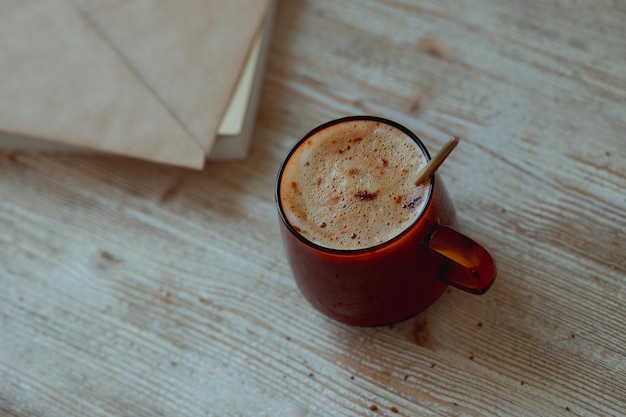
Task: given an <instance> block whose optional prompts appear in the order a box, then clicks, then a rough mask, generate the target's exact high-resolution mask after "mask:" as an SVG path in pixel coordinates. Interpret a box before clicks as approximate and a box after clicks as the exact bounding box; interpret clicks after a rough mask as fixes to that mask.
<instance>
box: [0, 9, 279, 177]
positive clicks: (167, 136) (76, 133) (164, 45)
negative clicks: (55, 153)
mask: <svg viewBox="0 0 626 417" xmlns="http://www.w3.org/2000/svg"><path fill="white" fill-rule="evenodd" d="M268 5H269V0H180V1H172V0H73V1H69V0H0V131H3V132H8V133H11V134H17V135H21V136H25V137H32V138H38V139H44V140H48V141H52V142H56V143H60V144H65V145H70V146H78V147H81V148H86V149H92V150H97V151H103V152H108V153H114V154H120V155H126V156H130V157H136V158H142V159H147V160H152V161H157V162H164V163H168V164H174V165H181V166H187V167H192V168H201V167H202V166H203V165H204V161H205V159H206V155H207V153H208V152H209V150H210V149H211V146H212V144H213V141H214V140H215V137H216V134H217V129H218V126H219V124H220V120H221V119H222V116H223V114H224V112H225V110H226V107H227V104H228V102H229V98H230V95H231V94H232V92H233V90H234V88H235V85H236V83H237V79H238V77H239V73H240V71H241V70H242V68H243V64H244V62H245V61H246V57H247V54H248V52H249V49H250V47H251V44H252V41H253V39H254V37H255V34H256V33H257V31H258V29H259V28H260V27H261V24H262V22H263V19H264V18H265V14H266V12H267V10H268Z"/></svg>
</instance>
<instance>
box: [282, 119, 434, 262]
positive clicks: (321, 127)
mask: <svg viewBox="0 0 626 417" xmlns="http://www.w3.org/2000/svg"><path fill="white" fill-rule="evenodd" d="M355 120H366V121H373V122H380V123H384V124H386V125H389V126H392V127H394V128H396V129H398V130H400V131H401V132H402V133H404V134H406V135H407V136H408V137H409V138H411V139H412V140H413V141H414V142H415V143H416V144H417V145H418V146H419V148H420V149H421V150H422V152H423V153H424V155H425V156H426V161H430V160H431V156H430V153H429V152H428V149H427V148H426V146H425V145H424V143H423V142H422V141H421V139H420V138H419V137H418V136H417V135H416V134H415V133H413V132H412V131H411V130H410V129H408V128H407V127H405V126H403V125H401V124H400V123H398V122H395V121H393V120H389V119H386V118H384V117H379V116H369V115H355V116H347V117H340V118H338V119H334V120H330V121H328V122H325V123H323V124H321V125H319V126H317V127H315V128H313V129H311V130H310V131H309V132H307V133H306V134H305V135H304V136H303V137H302V138H301V139H300V140H298V141H297V142H296V143H295V144H294V145H293V146H292V147H291V149H290V150H289V152H288V153H287V154H286V155H285V157H284V158H283V161H282V162H281V164H280V168H279V170H278V175H277V177H276V185H275V189H274V199H275V201H276V205H277V207H278V213H279V215H280V219H281V221H282V222H283V224H284V225H285V227H287V229H288V230H289V232H290V233H291V234H292V235H294V236H295V237H296V238H297V239H298V240H300V241H301V242H302V243H304V244H305V245H307V246H309V247H311V248H314V249H316V250H318V251H321V252H326V253H331V254H334V255H357V254H361V253H369V252H372V251H376V250H379V249H382V248H384V247H386V246H389V245H391V244H393V243H394V242H395V241H397V240H400V239H401V238H403V237H404V235H406V234H407V233H409V232H410V231H411V230H412V229H413V228H414V227H415V225H416V224H417V223H419V222H420V220H421V219H422V217H423V216H424V214H425V213H426V212H427V211H428V208H429V206H430V205H431V202H432V199H433V190H434V187H435V175H431V177H430V187H429V189H428V195H427V198H426V204H425V205H424V208H423V209H422V212H421V213H420V215H419V216H417V217H416V218H415V220H414V221H413V222H412V223H411V224H410V225H409V226H407V227H406V228H405V229H404V230H402V232H400V233H398V234H397V235H396V236H394V237H392V238H391V239H388V240H386V241H384V242H383V243H379V244H377V245H374V246H368V247H365V248H358V249H336V248H329V247H326V246H322V245H319V244H317V243H315V242H313V241H311V240H309V239H307V238H306V237H304V236H303V235H302V234H301V233H299V232H298V231H297V230H296V229H295V228H294V227H293V225H292V224H291V222H290V221H289V219H287V216H286V215H285V212H284V210H283V205H282V202H281V198H280V182H281V179H282V176H283V172H284V171H285V167H286V166H287V162H288V161H289V160H290V159H291V157H292V156H293V154H294V153H295V152H296V150H297V149H298V148H299V147H300V145H302V144H303V143H304V142H305V141H306V140H307V139H309V138H310V137H311V136H313V135H315V134H316V133H317V132H319V131H321V130H324V129H326V128H328V127H330V126H334V125H337V124H340V123H347V122H351V121H355Z"/></svg>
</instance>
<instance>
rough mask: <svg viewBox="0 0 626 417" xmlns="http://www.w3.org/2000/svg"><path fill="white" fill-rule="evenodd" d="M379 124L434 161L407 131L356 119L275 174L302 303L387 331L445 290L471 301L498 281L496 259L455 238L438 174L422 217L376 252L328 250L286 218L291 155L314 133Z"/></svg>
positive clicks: (449, 205)
mask: <svg viewBox="0 0 626 417" xmlns="http://www.w3.org/2000/svg"><path fill="white" fill-rule="evenodd" d="M359 120H365V121H375V122H379V123H382V124H385V125H388V126H391V127H394V128H396V129H399V130H400V131H401V132H403V133H404V134H406V136H407V137H409V138H410V139H412V140H413V141H415V142H416V143H417V145H418V146H419V147H420V148H421V150H422V152H423V153H424V155H425V156H426V159H430V155H429V153H428V150H427V149H426V147H425V146H424V144H423V143H422V142H421V141H420V139H419V138H418V137H417V136H416V135H415V134H414V133H412V132H411V131H410V130H408V129H407V128H405V127H404V126H402V125H400V124H398V123H396V122H393V121H390V120H387V119H382V118H379V117H373V116H352V117H347V118H342V119H337V120H334V121H331V122H328V123H325V124H323V125H321V126H318V127H317V128H315V129H313V130H311V131H310V132H309V133H307V134H306V135H305V136H304V138H302V139H301V140H300V141H299V142H298V143H297V144H296V145H295V146H294V147H293V148H292V149H291V151H290V152H289V153H288V154H287V156H286V158H285V160H284V162H283V164H282V165H281V167H280V170H279V173H278V179H277V184H276V195H275V197H276V204H277V207H278V212H279V217H280V229H281V234H282V239H283V242H284V245H285V248H286V254H287V259H288V261H289V264H290V266H291V269H292V271H293V275H294V277H295V280H296V283H297V285H298V287H299V289H300V291H301V292H302V294H303V295H304V297H305V298H306V299H307V300H308V301H309V303H310V304H312V305H313V306H314V307H315V308H316V309H317V310H319V311H320V312H322V313H324V314H325V315H327V316H329V317H331V318H333V319H336V320H338V321H341V322H344V323H347V324H352V325H359V326H376V325H385V324H391V323H395V322H399V321H402V320H404V319H408V318H410V317H412V316H414V315H416V314H417V313H419V312H421V311H422V310H424V309H425V308H427V307H428V306H429V305H431V304H432V303H433V302H435V300H437V298H439V296H440V295H441V294H442V293H443V292H444V291H445V289H446V287H447V286H448V285H451V286H454V287H457V288H460V289H462V290H464V291H467V292H469V293H472V294H483V293H484V292H486V291H487V290H488V289H489V288H490V286H491V284H492V283H493V281H494V279H495V277H496V268H495V265H494V262H493V259H492V257H491V256H490V255H489V253H488V252H487V251H486V250H485V249H484V248H483V247H482V246H481V245H479V244H478V243H476V242H474V241H473V240H471V239H470V238H468V237H466V236H464V235H463V234H461V233H459V232H457V231H456V230H455V229H454V227H455V224H456V214H455V210H454V206H453V205H452V201H451V200H450V197H449V195H448V192H447V191H446V188H445V186H444V184H443V182H442V180H441V178H439V176H438V175H437V174H435V175H433V176H432V177H431V178H430V187H429V192H427V195H426V196H425V198H426V201H425V206H424V209H423V210H422V212H421V214H420V215H419V217H418V218H417V219H416V220H415V221H414V222H413V223H412V224H411V225H410V226H409V227H407V228H406V229H404V230H403V231H402V232H401V233H400V234H399V235H397V236H395V237H393V238H391V239H389V240H387V241H386V242H383V243H381V244H378V245H376V246H372V247H367V248H360V249H331V248H327V247H323V246H320V245H318V244H316V243H314V242H312V241H310V240H309V239H307V238H306V237H305V236H303V234H301V233H300V232H299V231H298V228H297V227H294V226H293V225H292V224H291V223H290V222H289V220H288V218H287V216H286V215H285V211H284V207H283V204H282V202H281V191H280V190H281V186H280V185H281V180H282V176H283V172H284V170H285V166H286V164H287V162H288V161H289V160H290V158H291V157H292V156H293V154H294V152H295V151H296V150H297V149H298V148H299V147H300V146H301V145H303V144H304V143H305V142H306V141H307V139H309V138H311V137H312V136H314V135H315V134H316V133H318V132H320V131H322V130H324V129H327V128H332V127H333V126H335V125H337V124H341V123H346V122H352V121H359Z"/></svg>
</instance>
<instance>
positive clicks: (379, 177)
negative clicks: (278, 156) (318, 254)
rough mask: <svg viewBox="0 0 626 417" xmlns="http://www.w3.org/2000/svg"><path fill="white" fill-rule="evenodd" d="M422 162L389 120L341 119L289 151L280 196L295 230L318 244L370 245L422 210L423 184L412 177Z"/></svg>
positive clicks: (413, 146) (340, 246)
mask: <svg viewBox="0 0 626 417" xmlns="http://www.w3.org/2000/svg"><path fill="white" fill-rule="evenodd" d="M425 164H426V158H425V156H424V154H423V153H422V150H421V149H420V148H419V146H418V145H417V144H416V143H415V142H414V141H413V140H412V139H411V138H410V137H408V136H407V135H406V134H404V133H403V132H402V131H400V130H398V129H396V128H395V127H393V126H389V125H386V124H382V123H380V122H377V121H370V120H360V121H349V122H343V123H341V124H338V125H334V126H331V127H329V128H326V129H324V130H321V131H319V132H317V133H316V134H315V135H313V136H312V137H310V138H309V139H307V141H306V142H304V143H303V144H302V145H301V146H300V147H299V148H298V149H297V150H296V151H295V152H294V153H293V155H292V157H291V159H290V160H289V162H288V163H287V165H286V166H285V169H284V171H283V175H282V179H281V184H280V196H281V203H282V206H283V209H284V211H285V215H286V217H287V220H288V221H289V222H290V223H291V224H292V225H293V226H294V227H295V228H296V230H299V231H300V233H302V234H303V236H305V237H306V238H307V239H308V240H311V241H312V242H315V243H316V244H318V245H320V246H324V247H329V248H334V249H360V248H367V247H371V246H376V245H378V244H381V243H384V242H385V241H387V240H389V239H392V238H393V237H395V236H397V235H398V234H400V233H401V232H402V231H403V230H405V229H406V228H407V227H408V226H409V225H410V224H412V223H413V222H414V221H415V219H416V218H417V217H418V216H419V215H420V213H421V212H422V210H423V208H424V206H425V203H426V194H427V190H426V189H425V187H424V186H423V185H417V186H416V185H415V181H416V179H417V175H418V173H419V171H420V170H421V168H422V167H423V166H424V165H425ZM321 225H324V226H323V227H322V226H321Z"/></svg>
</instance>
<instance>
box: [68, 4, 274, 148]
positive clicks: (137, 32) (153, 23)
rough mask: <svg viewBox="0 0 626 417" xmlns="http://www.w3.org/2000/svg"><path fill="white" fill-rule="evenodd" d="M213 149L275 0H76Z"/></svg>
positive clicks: (164, 100)
mask: <svg viewBox="0 0 626 417" xmlns="http://www.w3.org/2000/svg"><path fill="white" fill-rule="evenodd" d="M74 2H75V4H77V5H78V7H79V8H81V10H82V11H83V12H84V13H85V15H86V16H87V18H88V19H89V20H90V21H91V22H92V23H93V24H94V25H95V26H96V27H97V28H98V30H99V31H100V33H101V34H102V35H103V36H104V37H106V38H107V39H108V41H109V42H110V44H111V45H112V46H113V47H114V48H115V50H116V51H117V52H119V53H120V55H121V56H123V58H124V60H125V61H126V62H127V63H128V64H129V65H130V66H131V67H132V68H133V70H134V71H135V72H136V73H137V74H139V76H140V77H141V78H142V79H143V80H144V82H145V83H146V84H147V85H148V86H149V87H150V89H151V91H153V92H154V94H155V95H156V96H158V97H159V99H160V101H161V102H162V103H163V104H164V105H166V106H167V107H168V109H169V111H170V112H171V114H172V115H174V116H175V117H176V118H177V120H178V121H179V122H180V123H181V124H182V125H184V126H185V128H186V129H187V130H188V131H189V132H191V133H192V135H193V137H194V138H195V139H196V141H197V143H198V144H199V145H200V146H201V147H202V148H204V150H205V151H206V152H208V151H209V150H210V148H211V145H212V143H213V140H214V139H215V137H216V136H217V129H218V127H219V124H220V120H221V119H222V116H223V115H224V113H225V111H226V107H227V105H228V102H229V99H230V96H231V94H232V92H233V90H234V88H235V85H236V83H237V80H238V78H239V74H240V72H241V71H242V70H243V66H244V63H245V60H246V57H247V54H248V52H249V51H250V49H251V46H252V43H253V42H252V41H253V39H254V37H255V35H256V34H257V32H258V30H260V28H261V25H262V23H263V19H264V18H265V14H266V13H267V11H268V9H269V0H185V1H171V0H117V1H115V2H114V3H113V2H111V0H107V2H105V3H106V4H105V5H102V3H100V4H99V5H97V4H96V3H94V2H93V0H74Z"/></svg>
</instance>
